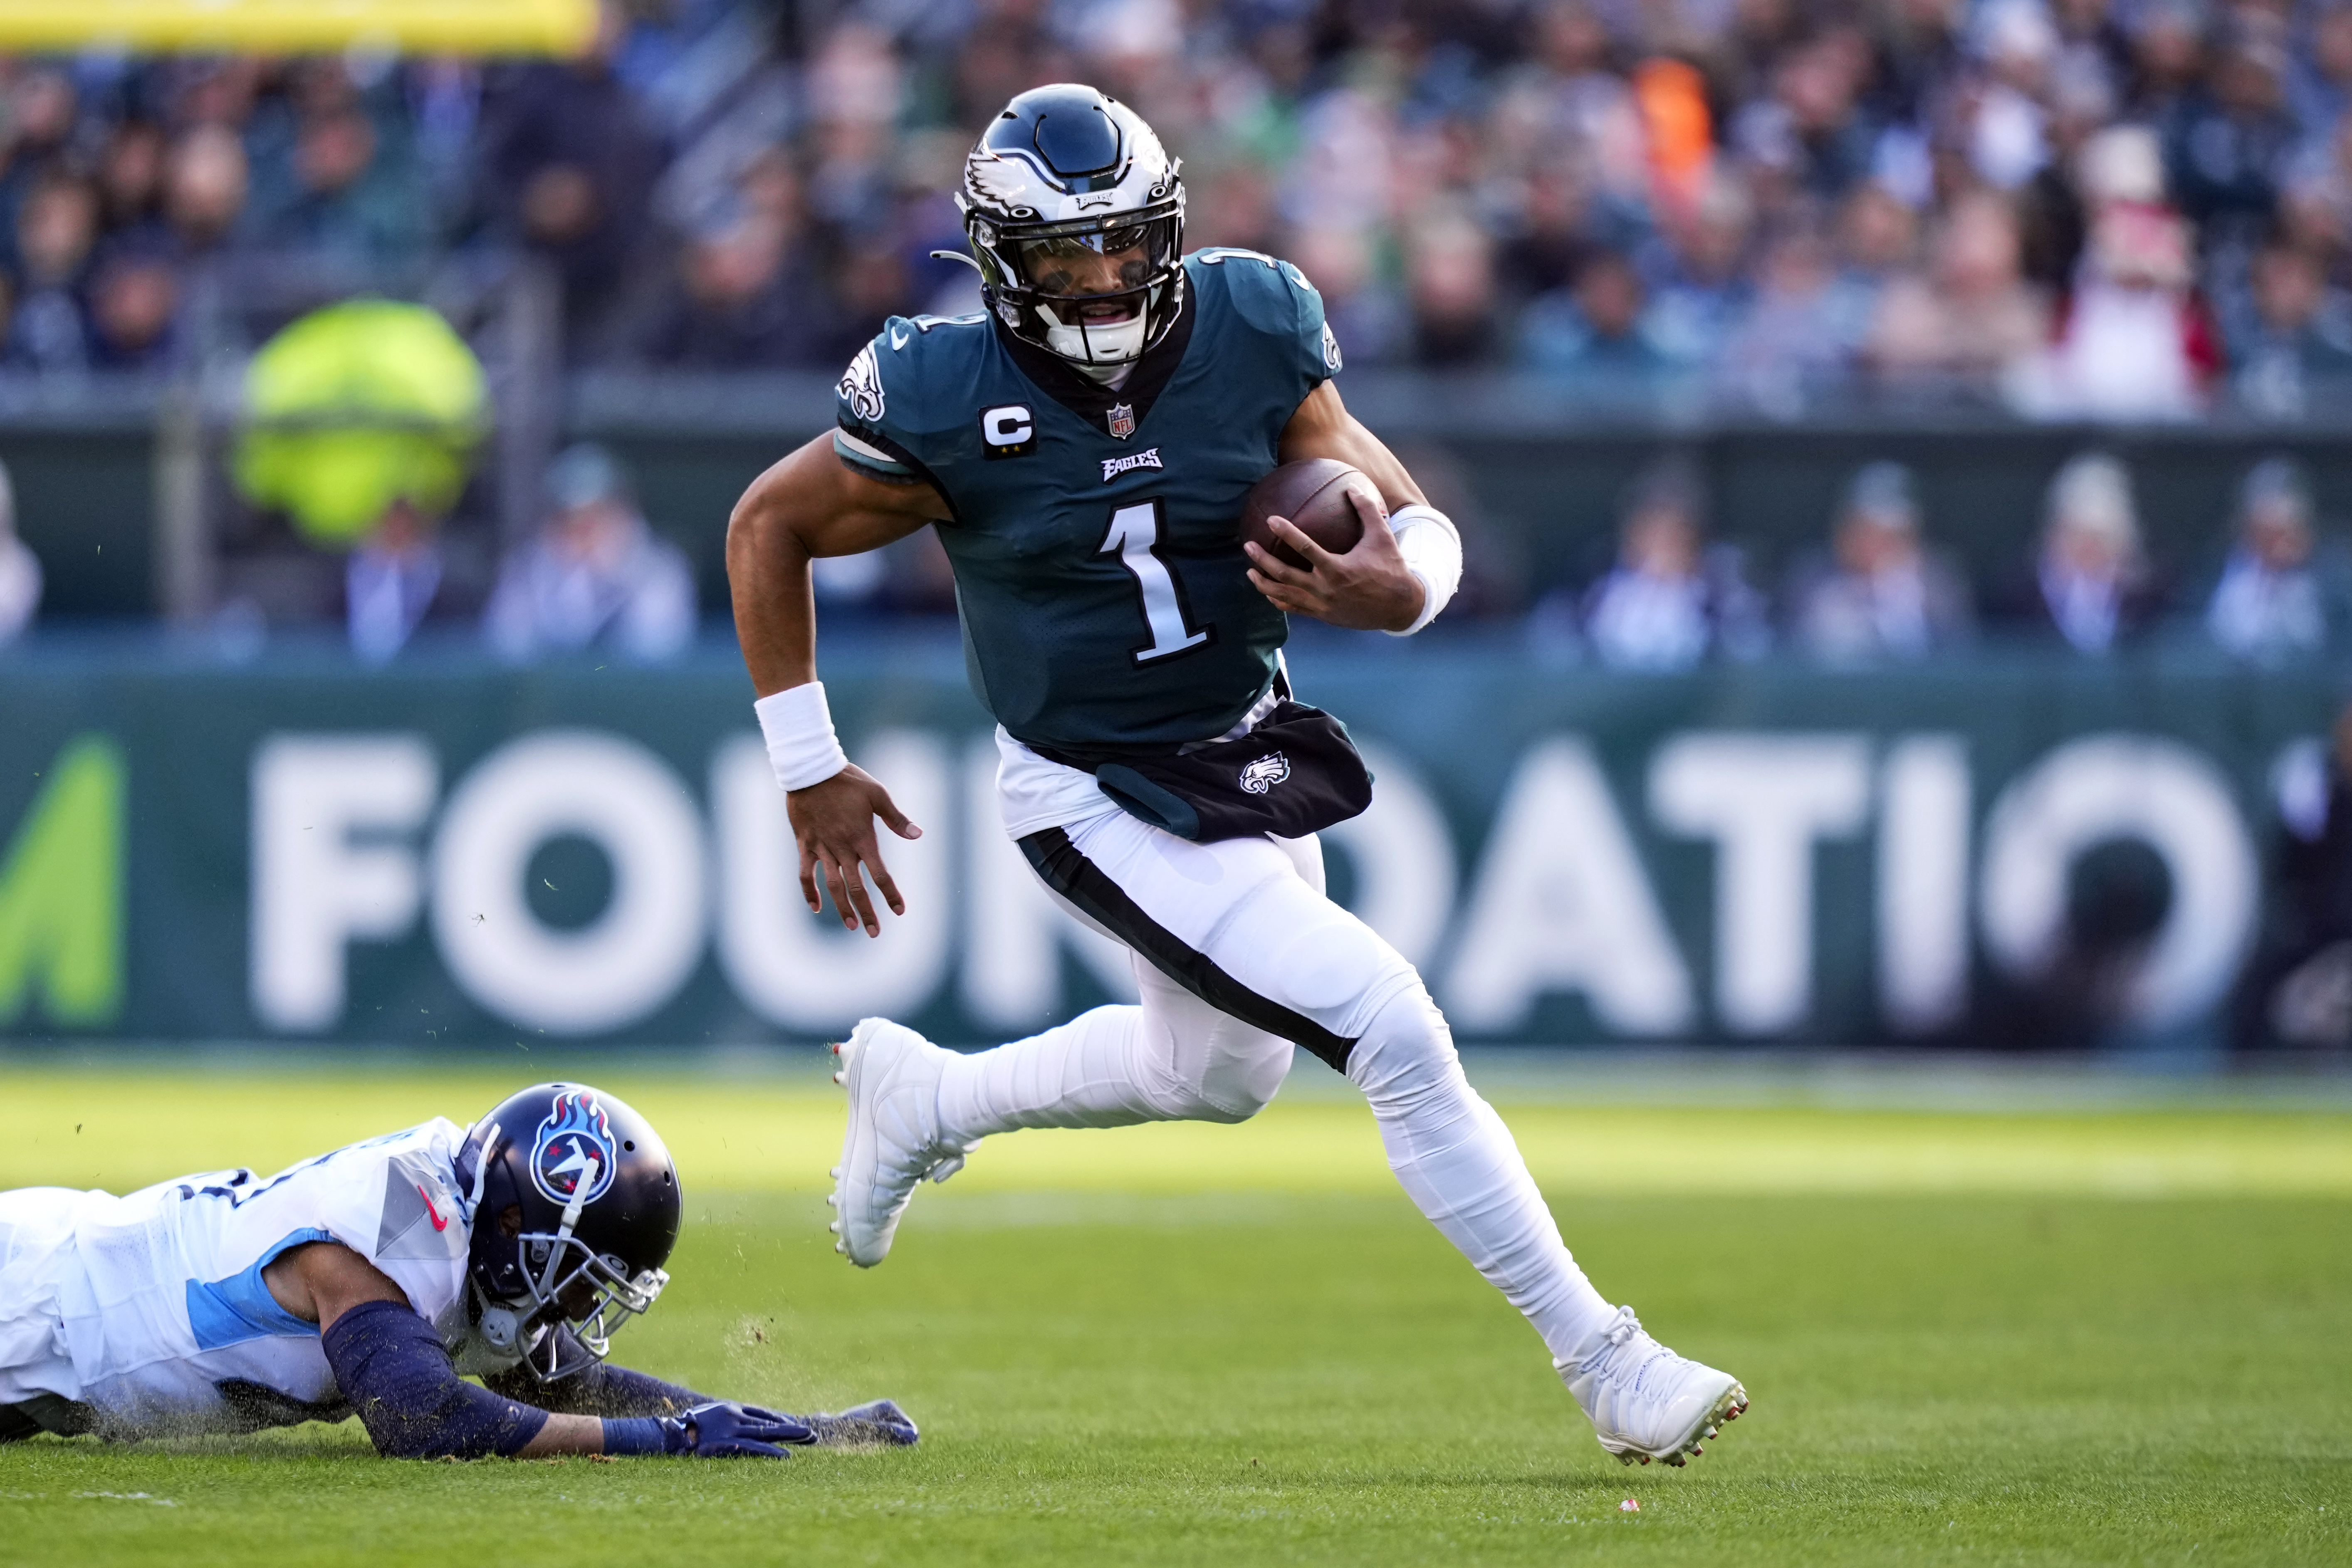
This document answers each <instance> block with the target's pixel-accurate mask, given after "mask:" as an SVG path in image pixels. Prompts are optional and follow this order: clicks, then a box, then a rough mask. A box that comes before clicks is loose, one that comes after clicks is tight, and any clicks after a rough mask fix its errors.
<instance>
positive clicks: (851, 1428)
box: [801, 1399, 922, 1448]
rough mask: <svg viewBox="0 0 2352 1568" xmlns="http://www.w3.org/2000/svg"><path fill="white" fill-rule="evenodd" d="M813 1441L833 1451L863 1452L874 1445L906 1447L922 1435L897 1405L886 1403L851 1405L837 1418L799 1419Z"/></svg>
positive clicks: (817, 1416)
mask: <svg viewBox="0 0 2352 1568" xmlns="http://www.w3.org/2000/svg"><path fill="white" fill-rule="evenodd" d="M801 1419H802V1420H803V1421H805V1422H807V1423H808V1426H809V1430H810V1431H812V1432H813V1433H814V1434H815V1439H814V1440H815V1441H817V1442H819V1443H824V1444H825V1445H827V1446H829V1447H850V1448H863V1447H872V1446H874V1445H877V1444H885V1443H887V1444H890V1445H892V1446H894V1447H902V1448H903V1447H907V1446H908V1445H910V1444H912V1443H913V1442H915V1441H916V1439H918V1438H919V1437H920V1436H922V1434H921V1433H920V1432H918V1431H917V1430H915V1423H914V1422H913V1421H912V1420H910V1419H909V1418H908V1415H907V1413H906V1412H905V1411H903V1410H901V1409H899V1408H898V1405H897V1403H896V1402H895V1401H892V1400H888V1399H875V1400H869V1401H867V1402H866V1404H864V1405H852V1406H850V1407H849V1408H848V1409H846V1410H845V1411H843V1412H842V1413H841V1414H840V1415H803V1417H801Z"/></svg>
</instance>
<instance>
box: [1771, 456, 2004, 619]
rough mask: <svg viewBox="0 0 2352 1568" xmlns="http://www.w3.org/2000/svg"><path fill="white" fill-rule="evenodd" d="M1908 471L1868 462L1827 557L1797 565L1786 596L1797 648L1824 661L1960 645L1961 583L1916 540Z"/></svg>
mask: <svg viewBox="0 0 2352 1568" xmlns="http://www.w3.org/2000/svg"><path fill="white" fill-rule="evenodd" d="M1919 522H1920V519H1919V502H1918V499H1917V496H1916V493H1915V491H1914V487H1913V484H1912V479H1911V470H1910V469H1908V468H1905V467H1904V466H1903V465H1902V464H1900V463H1891V462H1877V463H1872V464H1871V465H1869V466H1868V467H1867V468H1864V469H1862V471H1861V472H1859V473H1857V474H1855V475H1854V477H1853V483H1852V484H1851V485H1850V486H1848V487H1847V489H1846V499H1845V508H1844V511H1843V514H1842V515H1841V516H1840V518H1839V520H1838V525H1837V531H1836V534H1835V536H1834V539H1833V558H1832V560H1831V561H1829V562H1827V563H1819V562H1814V563H1803V564H1801V565H1800V567H1799V569H1798V573H1797V576H1796V584H1795V587H1794V590H1793V592H1792V593H1791V595H1790V609H1791V613H1790V623H1791V626H1790V630H1791V632H1792V634H1793V636H1794V637H1795V640H1796V643H1797V646H1799V647H1801V648H1803V649H1804V650H1805V651H1806V652H1807V653H1809V654H1811V655H1812V656H1813V657H1814V658H1819V659H1822V660H1825V661H1827V662H1829V663H1832V664H1860V663H1867V662H1872V661H1874V660H1878V659H1916V658H1924V657H1925V656H1927V654H1929V653H1932V652H1935V651H1936V650H1937V649H1939V648H1944V647H1951V646H1952V645H1954V644H1955V643H1958V642H1960V641H1962V640H1964V639H1965V638H1966V637H1968V635H1969V621H1970V613H1969V594H1968V587H1967V584H1966V583H1965V581H1964V580H1963V579H1962V578H1961V576H1960V575H1959V574H1958V572H1957V571H1955V570H1954V569H1953V568H1952V566H1951V565H1950V564H1949V563H1947V562H1946V561H1944V560H1943V559H1942V557H1941V556H1940V555H1937V554H1935V553H1932V552H1929V551H1928V550H1927V547H1926V545H1925V544H1924V543H1923V542H1922V541H1921V539H1920V526H1919Z"/></svg>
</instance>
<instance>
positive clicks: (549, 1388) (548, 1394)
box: [482, 1329, 716, 1452]
mask: <svg viewBox="0 0 2352 1568" xmlns="http://www.w3.org/2000/svg"><path fill="white" fill-rule="evenodd" d="M557 1332H559V1333H568V1332H570V1331H569V1330H568V1329H567V1330H557ZM482 1384H483V1386H484V1387H486V1388H488V1390H489V1391H490V1392H491V1393H493V1394H500V1395H503V1396H504V1397H506V1398H508V1399H520V1400H526V1401H528V1402H530V1403H531V1404H534V1405H539V1406H540V1407H541V1408H542V1409H546V1410H552V1411H556V1412H558V1413H559V1414H562V1415H601V1416H604V1418H605V1425H606V1426H608V1427H609V1426H611V1425H612V1423H613V1422H614V1421H615V1420H617V1419H619V1418H621V1417H624V1416H636V1415H654V1416H660V1415H684V1414H685V1413H686V1412H687V1411H688V1410H691V1409H693V1408H694V1407H695V1406H696V1405H710V1404H715V1403H716V1401H715V1400H713V1399H712V1398H711V1396H710V1395H709V1394H697V1393H695V1392H694V1390H692V1389H690V1388H680V1387H679V1386H678V1385H677V1384H675V1383H664V1382H663V1381H662V1380H661V1379H660V1378H657V1377H647V1376H646V1374H645V1373H642V1372H631V1371H630V1370H629V1369H628V1368H627V1367H625V1366H607V1365H605V1364H604V1363H601V1362H600V1363H597V1364H596V1365H594V1366H592V1367H590V1368H589V1369H588V1370H587V1371H585V1372H583V1373H579V1374H578V1375H576V1376H573V1377H567V1378H565V1379H563V1380H562V1382H560V1383H541V1382H540V1381H539V1379H538V1378H536V1377H534V1376H533V1375H531V1373H530V1369H529V1368H528V1367H522V1366H515V1367H509V1369H507V1370H506V1371H505V1372H497V1373H491V1374H490V1375H489V1376H488V1377H485V1378H484V1379H482ZM610 1451H611V1450H609V1449H608V1450H607V1452H610Z"/></svg>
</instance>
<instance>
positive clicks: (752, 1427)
mask: <svg viewBox="0 0 2352 1568" xmlns="http://www.w3.org/2000/svg"><path fill="white" fill-rule="evenodd" d="M814 1441H815V1435H814V1433H812V1432H811V1431H810V1430H809V1426H808V1423H806V1422H804V1421H802V1420H800V1419H798V1418H797V1417H794V1416H791V1415H777V1414H776V1413H775V1412H774V1411H772V1410H761V1409H757V1408H746V1407H745V1406H743V1405H730V1404H728V1403H727V1402H726V1401H724V1400H714V1401H712V1402H711V1403H710V1404H709V1405H696V1406H695V1407H694V1408H693V1409H691V1410H689V1411H688V1412H686V1414H684V1415H665V1416H660V1417H658V1418H656V1417H655V1416H651V1415H633V1416H625V1417H622V1418H620V1419H618V1420H607V1421H606V1422H605V1423H604V1452H606V1453H608V1454H616V1455H617V1454H683V1455H688V1456H690V1457H692V1458H698V1459H731V1458H762V1459H788V1458H792V1455H791V1454H790V1453H789V1452H788V1451H786V1450H785V1449H783V1448H780V1447H777V1446H776V1445H778V1444H779V1443H810V1442H814Z"/></svg>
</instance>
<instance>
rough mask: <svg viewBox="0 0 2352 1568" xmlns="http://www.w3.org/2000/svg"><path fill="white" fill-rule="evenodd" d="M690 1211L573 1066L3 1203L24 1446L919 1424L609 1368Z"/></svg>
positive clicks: (6, 1308) (418, 1454)
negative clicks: (430, 1104)
mask: <svg viewBox="0 0 2352 1568" xmlns="http://www.w3.org/2000/svg"><path fill="white" fill-rule="evenodd" d="M682 1212H683V1211H682V1206H681V1204H680V1201H679V1194H678V1185H677V1171H676V1170H675V1168H673V1167H672V1165H671V1163H670V1157H669V1151H668V1149H667V1148H666V1147H665V1146H664V1145H663V1143H662V1141H661V1139H660V1137H659V1136H658V1135H656V1133H655V1131H654V1130H653V1128H652V1127H651V1126H650V1125H648V1124H647V1123H646V1120H645V1118H644V1117H642V1116H639V1115H638V1114H637V1113H636V1112H635V1111H634V1110H630V1109H629V1108H628V1107H627V1106H626V1105H624V1104H623V1103H622V1102H621V1101H620V1100H615V1099H614V1097H613V1096H611V1095H609V1094H605V1093H604V1092H602V1091H601V1090H598V1089H590V1088H587V1087H585V1086H583V1085H578V1084H561V1083H551V1084H541V1085H539V1086H537V1087H536V1088H533V1089H524V1090H523V1091H521V1092H520V1093H519V1094H515V1095H512V1096H509V1098H508V1099H507V1100H503V1101H501V1102H500V1103H499V1106H498V1107H497V1108H496V1109H495V1110H492V1111H491V1112H490V1113H489V1114H488V1116H485V1117H484V1118H483V1119H482V1120H481V1121H478V1122H476V1123H475V1124H474V1125H473V1126H472V1127H470V1128H461V1127H458V1126H457V1125H456V1124H454V1123H452V1122H450V1121H446V1120H443V1119H440V1118H436V1119H435V1120H433V1121H427V1122H425V1124H424V1125H423V1126H421V1127H412V1128H410V1129H408V1130H407V1131H404V1132H394V1133H392V1134H390V1135H389V1136H386V1137H383V1138H372V1139H369V1140H368V1141H367V1142H362V1143H354V1144H352V1145H351V1146H350V1147H348V1148H344V1149H338V1150H335V1151H334V1152H331V1153H327V1154H321V1155H320V1156H319V1157H318V1158H317V1159H315V1160H305V1161H304V1162H302V1163H300V1164H299V1165H295V1166H292V1167H290V1168H289V1169H288V1170H285V1171H281V1172H279V1173H278V1174H277V1175H275V1176H268V1177H262V1176H257V1175H256V1174H255V1173H253V1172H251V1171H242V1170H239V1171H214V1172H209V1173H205V1174H202V1175H194V1176H187V1177H184V1178H182V1179H181V1180H179V1181H175V1182H164V1183H162V1184H158V1185H156V1186H152V1187H148V1188H145V1189H144V1190H142V1191H140V1192H136V1193H132V1194H130V1195H129V1196H128V1197H116V1196H114V1195H113V1194H110V1193H100V1192H89V1193H85V1192H75V1191H71V1190H69V1189H67V1188H63V1187H27V1188H24V1189H22V1190H19V1191H16V1192H8V1193H0V1443H5V1442H11V1441H15V1440H17V1439H20V1438H26V1437H30V1436H36V1435H37V1434H39V1433H41V1432H43V1431H48V1432H55V1433H58V1434H60V1435H62V1436H77V1435H79V1434H81V1433H85V1432H96V1433H99V1434H100V1435H101V1436H107V1437H111V1438H138V1437H152V1436H180V1435H185V1434H192V1433H204V1432H252V1431H257V1430H259V1429H260V1428H262V1427H266V1426H292V1425H294V1424H295V1423H297V1422H302V1421H341V1420H342V1419H344V1418H346V1417H347V1416H350V1415H354V1414H356V1415H358V1416H359V1418H360V1420H361V1422H362V1424H363V1425H364V1426H366V1428H367V1432H368V1436H370V1437H372V1438H373V1439H374V1441H375V1446H376V1447H377V1449H378V1450H379V1451H380V1452H382V1453H383V1454H385V1455H388V1456H391V1457H393V1458H411V1459H423V1458H465V1459H471V1458H483V1457H486V1456H488V1455H492V1454H498V1455H504V1456H508V1457H510V1458H540V1457H541V1456H545V1455H555V1454H616V1455H618V1454H677V1455H689V1456H695V1457H698V1458H722V1457H733V1456H759V1457H764V1458H785V1457H787V1456H788V1455H789V1453H790V1448H789V1447H786V1445H792V1444H807V1443H834V1444H861V1445H862V1444H879V1443H900V1444H903V1443H912V1442H914V1441H915V1440H916V1431H915V1426H914V1423H913V1422H911V1421H909V1420H908V1419H907V1417H906V1415H904V1414H903V1413H902V1412H900V1410H899V1409H898V1406H897V1405H893V1404H891V1403H890V1402H889V1401H887V1400H878V1401H877V1402H875V1403H873V1404H871V1405H860V1406H858V1407H857V1408H856V1409H854V1410H849V1411H845V1412H844V1413H843V1414H842V1415H779V1414H777V1413H776V1412H774V1411H771V1410H762V1409H760V1408H758V1407H756V1406H752V1405H738V1404H732V1403H730V1402H728V1401H725V1400H718V1399H713V1398H711V1397H710V1396H709V1395H708V1394H697V1393H695V1392H694V1391H693V1390H691V1389H687V1388H680V1387H678V1386H677V1384H669V1383H664V1382H662V1381H661V1380H660V1379H658V1378H654V1377H648V1376H646V1374H645V1373H637V1372H630V1371H627V1370H625V1369H624V1368H621V1367H617V1366H613V1365H610V1364H607V1363H606V1362H605V1360H604V1354H605V1349H606V1344H607V1342H608V1341H609V1340H610V1339H611V1337H612V1335H613V1333H614V1331H615V1330H617V1329H619V1328H620V1327H621V1326H622V1325H623V1324H624V1323H625V1322H627V1321H629V1320H630V1319H631V1318H634V1317H636V1316H638V1315H639V1314H641V1313H644V1312H646V1311H647V1310H650V1309H651V1308H652V1306H653V1304H654V1301H655V1300H656V1298H657V1297H659V1296H660V1295H661V1293H662V1288H663V1287H664V1286H665V1285H667V1283H668V1282H669V1276H668V1275H667V1274H666V1273H664V1272H663V1271H662V1265H663V1264H664V1263H666V1262H667V1261H668V1259H669V1254H670V1247H671V1246H672V1245H673V1244H674V1243H675V1242H676V1241H677V1227H678V1218H679V1215H680V1214H681V1213H682ZM464 1373H475V1374H478V1375H479V1376H480V1378H481V1380H482V1381H481V1384H480V1385H476V1384H471V1383H468V1382H467V1381H466V1380H465V1378H464V1376H463V1375H462V1374H464Z"/></svg>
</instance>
